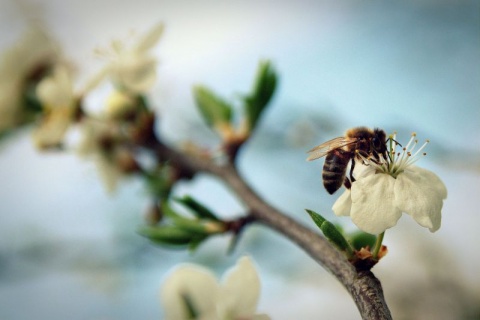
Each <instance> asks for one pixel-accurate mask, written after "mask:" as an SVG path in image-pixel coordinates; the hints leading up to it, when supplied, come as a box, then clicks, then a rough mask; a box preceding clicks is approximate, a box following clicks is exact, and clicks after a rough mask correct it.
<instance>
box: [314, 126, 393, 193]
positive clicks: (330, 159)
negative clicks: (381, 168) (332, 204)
mask: <svg viewBox="0 0 480 320" xmlns="http://www.w3.org/2000/svg"><path fill="white" fill-rule="evenodd" d="M386 144H387V135H386V133H385V131H383V130H381V129H378V128H375V129H373V130H372V129H370V128H367V127H357V128H352V129H349V130H347V132H345V136H344V137H337V138H334V139H332V140H329V141H327V142H324V143H322V144H321V145H319V146H316V147H315V148H313V149H311V150H310V151H308V153H310V155H309V156H308V158H307V160H308V161H312V160H315V159H319V158H322V157H325V156H326V157H325V164H324V165H323V171H322V179H323V186H324V187H325V189H326V190H327V192H328V193H330V194H333V193H335V191H337V190H338V189H340V187H341V186H342V184H344V185H345V187H346V188H347V189H350V187H351V183H353V182H354V181H355V178H354V177H353V169H354V167H355V161H356V160H360V161H363V160H362V158H361V157H360V155H361V156H363V157H364V158H373V159H376V160H379V159H380V155H382V156H383V157H384V159H386V157H387V145H386ZM349 162H351V166H350V179H348V178H347V177H346V172H347V167H348V164H349Z"/></svg>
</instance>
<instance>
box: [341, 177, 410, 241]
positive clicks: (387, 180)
mask: <svg viewBox="0 0 480 320" xmlns="http://www.w3.org/2000/svg"><path fill="white" fill-rule="evenodd" d="M394 185H395V179H394V178H392V177H391V176H389V175H387V174H383V173H380V174H375V175H371V176H368V177H366V178H363V179H360V180H357V181H355V182H354V183H353V184H352V210H351V212H350V217H351V218H352V221H353V223H355V225H357V227H359V228H360V229H361V230H363V231H365V232H368V233H371V234H380V233H382V232H384V231H385V230H386V229H388V228H391V227H393V226H394V225H396V224H397V221H398V219H400V217H401V216H402V212H401V211H400V210H399V209H397V208H396V207H395V205H394V192H393V191H394Z"/></svg>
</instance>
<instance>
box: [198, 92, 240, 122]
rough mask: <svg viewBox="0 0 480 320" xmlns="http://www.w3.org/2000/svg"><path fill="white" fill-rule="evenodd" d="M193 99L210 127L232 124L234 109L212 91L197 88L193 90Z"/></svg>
mask: <svg viewBox="0 0 480 320" xmlns="http://www.w3.org/2000/svg"><path fill="white" fill-rule="evenodd" d="M193 97H194V99H195V102H196V104H197V107H198V109H199V110H200V113H201V114H202V116H203V118H204V119H205V121H206V122H207V124H208V125H209V126H215V125H217V124H220V123H229V122H230V120H231V118H232V107H231V106H230V104H228V103H227V102H226V101H224V100H223V99H222V98H220V97H218V96H217V95H215V94H214V93H213V92H212V91H211V90H210V89H208V88H206V87H203V86H195V87H194V88H193Z"/></svg>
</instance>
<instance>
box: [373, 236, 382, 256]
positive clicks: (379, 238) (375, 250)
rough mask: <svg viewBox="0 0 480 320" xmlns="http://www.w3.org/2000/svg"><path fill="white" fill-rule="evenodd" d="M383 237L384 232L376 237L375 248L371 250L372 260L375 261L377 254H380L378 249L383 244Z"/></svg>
mask: <svg viewBox="0 0 480 320" xmlns="http://www.w3.org/2000/svg"><path fill="white" fill-rule="evenodd" d="M384 236H385V231H383V232H382V233H380V234H379V235H378V237H377V241H375V247H374V249H373V259H374V260H377V258H378V253H379V252H380V249H381V248H382V242H383V237H384Z"/></svg>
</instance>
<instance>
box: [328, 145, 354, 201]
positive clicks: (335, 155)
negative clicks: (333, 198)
mask: <svg viewBox="0 0 480 320" xmlns="http://www.w3.org/2000/svg"><path fill="white" fill-rule="evenodd" d="M351 158H352V154H351V152H349V151H345V150H342V149H336V150H332V151H331V152H329V153H328V154H327V156H326V157H325V164H324V165H323V172H322V178H323V186H324V187H325V189H327V192H328V193H330V194H333V193H334V192H335V191H337V190H338V189H340V187H341V186H342V184H343V182H344V180H345V173H346V171H347V165H348V162H349V161H350V159H351Z"/></svg>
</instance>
